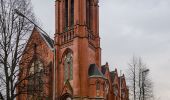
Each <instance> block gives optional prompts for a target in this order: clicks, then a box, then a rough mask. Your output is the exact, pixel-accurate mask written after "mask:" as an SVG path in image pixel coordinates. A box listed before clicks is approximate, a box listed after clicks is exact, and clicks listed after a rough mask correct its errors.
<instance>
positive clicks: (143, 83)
mask: <svg viewBox="0 0 170 100" xmlns="http://www.w3.org/2000/svg"><path fill="white" fill-rule="evenodd" d="M147 72H149V69H146V70H143V71H142V90H143V100H145V82H144V81H145V76H144V74H145V75H146V73H147Z"/></svg>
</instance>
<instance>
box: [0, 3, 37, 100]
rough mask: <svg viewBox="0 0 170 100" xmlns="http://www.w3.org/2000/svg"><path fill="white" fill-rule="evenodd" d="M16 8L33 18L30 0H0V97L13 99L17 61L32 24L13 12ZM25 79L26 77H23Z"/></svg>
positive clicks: (16, 82) (16, 79) (16, 77)
mask: <svg viewBox="0 0 170 100" xmlns="http://www.w3.org/2000/svg"><path fill="white" fill-rule="evenodd" d="M15 9H18V10H19V11H20V12H22V13H23V14H24V15H26V16H27V17H29V18H30V19H32V20H34V16H33V13H32V7H31V4H30V0H0V98H1V99H2V100H4V99H6V100H14V99H15V98H16V96H18V95H19V92H17V91H16V90H17V87H18V85H19V84H20V83H21V81H23V80H18V74H19V71H21V70H20V68H19V61H20V59H21V57H22V53H23V50H24V47H25V45H26V41H27V39H28V37H29V35H30V33H31V29H32V28H33V25H32V24H31V23H30V22H29V21H28V20H26V19H25V18H24V17H20V16H19V15H17V14H16V13H15ZM25 79H26V78H25Z"/></svg>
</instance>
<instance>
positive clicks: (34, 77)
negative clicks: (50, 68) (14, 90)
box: [27, 60, 43, 100]
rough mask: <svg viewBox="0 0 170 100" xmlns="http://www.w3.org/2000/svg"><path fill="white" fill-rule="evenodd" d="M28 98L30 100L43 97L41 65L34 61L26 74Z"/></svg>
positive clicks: (39, 62)
mask: <svg viewBox="0 0 170 100" xmlns="http://www.w3.org/2000/svg"><path fill="white" fill-rule="evenodd" d="M28 74H29V75H28V77H29V79H28V89H27V91H28V98H29V99H30V100H32V99H33V100H34V99H41V98H42V96H43V64H42V62H41V61H39V60H35V61H34V62H33V63H32V64H31V66H30V69H29V73H28Z"/></svg>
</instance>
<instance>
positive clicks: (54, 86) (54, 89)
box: [0, 9, 56, 100]
mask: <svg viewBox="0 0 170 100" xmlns="http://www.w3.org/2000/svg"><path fill="white" fill-rule="evenodd" d="M14 11H15V13H16V14H18V15H19V16H22V17H24V18H26V19H27V20H28V21H29V22H31V23H32V24H33V25H34V26H35V27H37V28H38V29H40V30H41V31H42V32H43V33H44V34H45V35H46V36H47V37H49V38H50V36H49V35H48V34H47V33H46V32H45V31H44V30H43V29H42V28H41V27H39V26H38V25H37V24H35V23H34V22H33V21H32V20H30V19H29V18H28V17H27V16H25V15H24V14H22V13H21V12H20V11H18V10H17V9H14ZM0 17H1V16H0ZM51 43H53V41H52V40H51ZM53 47H54V45H53ZM53 50H54V74H53V75H54V76H53V77H54V81H53V100H55V93H56V85H55V84H56V83H55V81H56V76H55V69H56V63H55V60H56V49H55V48H53Z"/></svg>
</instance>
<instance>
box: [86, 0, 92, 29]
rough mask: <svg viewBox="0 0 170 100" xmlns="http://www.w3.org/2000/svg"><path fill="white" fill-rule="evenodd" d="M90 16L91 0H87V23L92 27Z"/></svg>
mask: <svg viewBox="0 0 170 100" xmlns="http://www.w3.org/2000/svg"><path fill="white" fill-rule="evenodd" d="M90 17H91V8H90V0H87V1H86V24H87V27H88V28H90Z"/></svg>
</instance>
